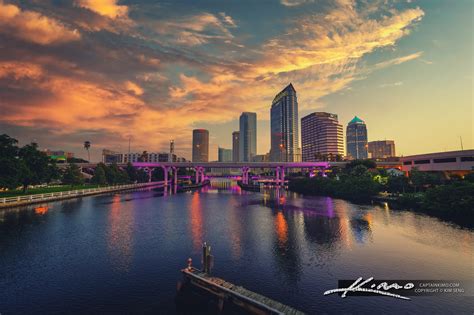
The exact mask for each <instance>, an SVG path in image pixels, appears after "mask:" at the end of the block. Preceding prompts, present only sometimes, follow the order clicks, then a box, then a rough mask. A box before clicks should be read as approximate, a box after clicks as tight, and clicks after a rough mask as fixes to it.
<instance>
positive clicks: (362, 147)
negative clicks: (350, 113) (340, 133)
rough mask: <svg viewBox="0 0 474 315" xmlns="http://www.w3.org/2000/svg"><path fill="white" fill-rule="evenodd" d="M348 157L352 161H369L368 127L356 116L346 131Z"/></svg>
mask: <svg viewBox="0 0 474 315" xmlns="http://www.w3.org/2000/svg"><path fill="white" fill-rule="evenodd" d="M346 145H347V156H348V157H349V158H350V159H356V160H357V159H367V158H368V152H367V149H368V144H367V127H366V125H365V122H364V121H363V120H362V119H360V118H359V117H357V116H355V117H354V118H353V119H352V120H351V121H350V122H349V124H348V125H347V130H346Z"/></svg>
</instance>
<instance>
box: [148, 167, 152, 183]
mask: <svg viewBox="0 0 474 315" xmlns="http://www.w3.org/2000/svg"><path fill="white" fill-rule="evenodd" d="M152 173H153V169H152V168H149V169H148V182H149V183H150V182H151V174H152Z"/></svg>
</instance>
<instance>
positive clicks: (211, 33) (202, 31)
mask: <svg viewBox="0 0 474 315" xmlns="http://www.w3.org/2000/svg"><path fill="white" fill-rule="evenodd" d="M235 27H237V25H236V23H235V21H234V20H233V19H232V17H231V16H229V15H226V14H225V13H224V12H220V13H219V14H218V15H214V14H212V13H208V12H203V13H199V14H194V15H188V16H182V17H179V18H173V19H172V20H171V19H170V20H162V21H158V22H155V23H154V28H155V31H156V32H157V33H158V34H159V35H162V36H163V35H164V36H165V38H168V39H169V41H170V42H172V43H175V44H181V45H184V46H198V45H204V44H207V43H209V42H211V41H212V42H216V41H221V42H226V41H230V40H232V39H233V38H234V36H233V35H232V32H231V31H230V29H231V28H235ZM161 41H162V40H161Z"/></svg>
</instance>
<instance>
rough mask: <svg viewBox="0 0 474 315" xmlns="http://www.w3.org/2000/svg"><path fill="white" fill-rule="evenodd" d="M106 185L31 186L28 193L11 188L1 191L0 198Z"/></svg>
mask: <svg viewBox="0 0 474 315" xmlns="http://www.w3.org/2000/svg"><path fill="white" fill-rule="evenodd" d="M105 186H107V185H96V184H84V185H73V186H71V185H61V186H50V187H36V188H29V189H28V190H27V191H26V193H24V192H23V191H22V190H9V191H2V192H0V198H5V197H17V196H25V195H35V194H47V193H54V192H61V191H69V190H80V189H89V188H98V187H105Z"/></svg>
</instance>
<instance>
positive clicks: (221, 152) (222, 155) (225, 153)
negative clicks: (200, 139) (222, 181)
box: [217, 147, 232, 162]
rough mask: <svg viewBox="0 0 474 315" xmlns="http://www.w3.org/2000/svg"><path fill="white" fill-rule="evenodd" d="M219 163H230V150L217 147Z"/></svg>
mask: <svg viewBox="0 0 474 315" xmlns="http://www.w3.org/2000/svg"><path fill="white" fill-rule="evenodd" d="M217 156H218V160H219V162H232V150H231V149H224V148H221V147H219V148H218V149H217Z"/></svg>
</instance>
